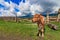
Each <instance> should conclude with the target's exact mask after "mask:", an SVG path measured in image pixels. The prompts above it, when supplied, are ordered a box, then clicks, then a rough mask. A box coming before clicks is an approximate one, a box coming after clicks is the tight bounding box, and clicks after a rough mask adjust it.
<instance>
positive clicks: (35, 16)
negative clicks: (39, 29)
mask: <svg viewBox="0 0 60 40" xmlns="http://www.w3.org/2000/svg"><path fill="white" fill-rule="evenodd" d="M39 19H40V14H35V15H34V16H33V18H32V22H34V23H35V22H38V21H39Z"/></svg>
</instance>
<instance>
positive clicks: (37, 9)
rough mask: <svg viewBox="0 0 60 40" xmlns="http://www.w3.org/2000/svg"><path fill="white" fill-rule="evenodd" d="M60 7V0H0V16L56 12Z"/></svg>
mask: <svg viewBox="0 0 60 40" xmlns="http://www.w3.org/2000/svg"><path fill="white" fill-rule="evenodd" d="M59 8H60V0H0V16H15V15H16V14H17V16H26V15H30V14H31V15H34V14H36V13H42V14H44V13H46V12H47V11H49V12H50V13H54V12H55V11H58V9H59Z"/></svg>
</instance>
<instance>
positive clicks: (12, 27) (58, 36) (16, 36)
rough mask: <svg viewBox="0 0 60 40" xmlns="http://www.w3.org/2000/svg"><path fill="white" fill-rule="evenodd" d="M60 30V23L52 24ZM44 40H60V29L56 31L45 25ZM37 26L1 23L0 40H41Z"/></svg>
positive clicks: (22, 22)
mask: <svg viewBox="0 0 60 40" xmlns="http://www.w3.org/2000/svg"><path fill="white" fill-rule="evenodd" d="M52 23H54V24H56V25H57V26H58V27H59V28H60V23H57V22H52ZM45 29H46V30H45V37H44V40H60V29H59V30H57V31H54V30H52V29H50V28H48V27H47V25H45ZM37 30H38V29H37V25H36V24H33V23H31V22H27V21H21V22H20V23H16V22H5V21H0V40H40V38H39V37H37V36H36V34H37Z"/></svg>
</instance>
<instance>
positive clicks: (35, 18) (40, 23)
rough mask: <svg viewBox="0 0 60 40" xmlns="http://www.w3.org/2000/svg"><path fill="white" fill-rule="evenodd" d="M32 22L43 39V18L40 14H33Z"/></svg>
mask: <svg viewBox="0 0 60 40" xmlns="http://www.w3.org/2000/svg"><path fill="white" fill-rule="evenodd" d="M32 22H34V23H37V25H38V34H37V36H39V34H41V36H42V37H44V29H45V28H44V17H43V16H42V15H41V14H35V15H34V16H33V19H32Z"/></svg>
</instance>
